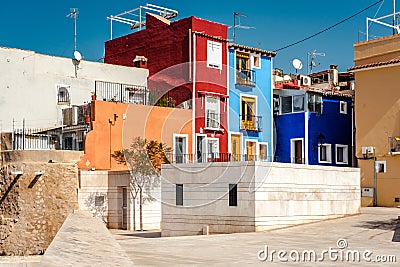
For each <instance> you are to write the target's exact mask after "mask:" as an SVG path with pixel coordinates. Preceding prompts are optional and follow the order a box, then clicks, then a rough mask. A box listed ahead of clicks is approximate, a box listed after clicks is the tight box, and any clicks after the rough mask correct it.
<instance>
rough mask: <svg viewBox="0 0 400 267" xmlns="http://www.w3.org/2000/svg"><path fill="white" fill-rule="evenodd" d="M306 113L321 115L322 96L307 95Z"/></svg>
mask: <svg viewBox="0 0 400 267" xmlns="http://www.w3.org/2000/svg"><path fill="white" fill-rule="evenodd" d="M307 105H308V111H309V112H317V113H319V114H321V113H322V96H321V95H317V94H308V103H307Z"/></svg>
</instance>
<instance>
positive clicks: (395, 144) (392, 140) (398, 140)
mask: <svg viewBox="0 0 400 267" xmlns="http://www.w3.org/2000/svg"><path fill="white" fill-rule="evenodd" d="M389 145H390V153H391V154H400V136H394V137H389Z"/></svg>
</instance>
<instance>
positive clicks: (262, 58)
mask: <svg viewBox="0 0 400 267" xmlns="http://www.w3.org/2000/svg"><path fill="white" fill-rule="evenodd" d="M237 53H242V54H244V53H246V52H242V51H240V50H238V49H235V48H232V47H231V48H230V49H229V67H230V68H229V134H230V137H231V136H232V135H234V136H238V135H240V151H238V150H237V151H236V152H235V151H233V150H234V148H232V139H230V140H231V144H230V146H231V147H230V148H231V152H232V154H235V153H238V152H239V153H238V154H242V155H245V154H249V153H251V152H249V150H248V148H247V145H246V141H252V142H254V143H252V144H253V145H254V146H255V147H256V149H255V151H254V149H253V152H252V153H251V154H253V155H260V154H262V153H261V152H260V145H264V146H265V145H267V150H268V153H267V155H266V156H265V155H264V156H263V157H261V158H260V159H261V160H271V159H272V155H273V146H272V138H273V134H272V133H273V131H272V129H273V113H272V109H271V103H272V60H271V57H270V56H266V55H261V54H257V53H254V54H253V53H252V52H247V55H248V56H249V59H248V60H249V68H248V70H244V71H240V70H239V69H240V68H238V66H237V64H238V59H237V58H236V57H237ZM254 57H257V58H258V59H257V61H258V62H257V65H258V66H255V63H254V60H255V59H254ZM242 77H243V80H242ZM247 100H250V101H249V104H248V105H247V104H246V103H244V101H247ZM253 100H254V104H252V102H251V101H253ZM249 106H250V107H249ZM250 110H251V111H250ZM253 115H254V116H253ZM252 116H253V117H252ZM251 120H253V121H251ZM264 148H265V147H264Z"/></svg>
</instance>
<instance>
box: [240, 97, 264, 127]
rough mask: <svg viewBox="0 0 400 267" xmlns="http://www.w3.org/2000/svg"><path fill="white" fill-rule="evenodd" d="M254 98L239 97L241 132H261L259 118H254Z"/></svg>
mask: <svg viewBox="0 0 400 267" xmlns="http://www.w3.org/2000/svg"><path fill="white" fill-rule="evenodd" d="M256 103H257V101H256V98H254V97H247V96H242V97H241V126H240V129H241V130H249V131H261V117H258V116H256Z"/></svg>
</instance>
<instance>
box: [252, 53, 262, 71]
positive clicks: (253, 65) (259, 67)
mask: <svg viewBox="0 0 400 267" xmlns="http://www.w3.org/2000/svg"><path fill="white" fill-rule="evenodd" d="M256 57H257V58H258V60H259V61H258V62H259V65H258V67H257V66H256V65H255V64H254V61H255V60H254V58H256ZM251 67H252V69H261V55H260V54H251Z"/></svg>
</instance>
